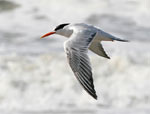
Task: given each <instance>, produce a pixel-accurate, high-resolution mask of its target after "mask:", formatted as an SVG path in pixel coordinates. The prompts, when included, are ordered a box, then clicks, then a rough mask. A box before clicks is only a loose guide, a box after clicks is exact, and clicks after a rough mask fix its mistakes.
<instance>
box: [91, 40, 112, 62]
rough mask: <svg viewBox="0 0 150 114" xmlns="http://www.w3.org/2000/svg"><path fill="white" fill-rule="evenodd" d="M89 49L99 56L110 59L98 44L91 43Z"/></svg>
mask: <svg viewBox="0 0 150 114" xmlns="http://www.w3.org/2000/svg"><path fill="white" fill-rule="evenodd" d="M89 49H90V50H91V51H93V52H94V53H96V54H97V55H99V56H102V57H105V58H107V59H110V57H109V56H108V55H107V54H106V52H105V51H104V49H103V47H102V44H101V43H100V42H92V43H91V45H90V47H89Z"/></svg>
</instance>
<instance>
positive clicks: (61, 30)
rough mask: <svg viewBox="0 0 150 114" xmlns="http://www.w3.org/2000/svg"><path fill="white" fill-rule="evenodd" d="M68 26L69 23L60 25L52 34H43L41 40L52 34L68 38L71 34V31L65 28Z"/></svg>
mask: <svg viewBox="0 0 150 114" xmlns="http://www.w3.org/2000/svg"><path fill="white" fill-rule="evenodd" d="M69 24H70V23H64V24H60V25H58V26H57V27H56V28H55V29H54V30H53V31H52V32H48V33H46V34H44V35H43V36H41V38H45V37H47V36H50V35H52V34H59V35H62V36H65V37H69V36H70V35H71V34H72V30H69V29H67V26H68V25H69Z"/></svg>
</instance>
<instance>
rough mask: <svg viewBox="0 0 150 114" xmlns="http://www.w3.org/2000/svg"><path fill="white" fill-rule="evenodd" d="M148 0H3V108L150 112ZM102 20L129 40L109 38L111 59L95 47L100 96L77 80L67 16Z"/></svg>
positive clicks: (29, 113) (11, 112) (50, 112)
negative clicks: (61, 30) (62, 30)
mask: <svg viewBox="0 0 150 114" xmlns="http://www.w3.org/2000/svg"><path fill="white" fill-rule="evenodd" d="M149 11H150V2H149V1H148V0H136V1H135V0H92V1H91V0H83V1H80V0H63V1H58V0H32V1H31V0H9V1H8V0H1V1H0V113H3V114H34V113H36V114H37V113H39V114H63V113H65V114H66V113H68V114H70V113H72V114H74V113H75V114H83V113H85V114H88V113H93V114H99V113H101V114H116V113H118V114H126V113H128V114H133V113H136V114H149V113H150V109H149V107H150V83H149V82H150V51H149V50H150V38H149V36H150V23H149V20H150V13H149ZM66 22H70V23H77V22H79V23H80V22H84V23H88V24H92V25H95V26H97V27H99V28H101V29H102V30H104V31H107V32H109V33H111V34H113V35H115V36H118V37H121V38H124V39H127V40H129V41H130V42H129V43H122V42H103V47H104V49H105V51H106V52H107V53H108V55H109V56H110V57H111V59H110V60H107V59H104V58H102V57H99V56H97V55H95V54H93V53H91V52H90V53H89V55H90V58H91V63H92V67H93V75H94V80H95V81H94V84H95V88H96V91H97V95H98V100H97V101H95V100H94V99H92V98H91V97H90V96H89V95H88V94H87V93H86V92H85V91H84V90H83V89H82V88H81V87H80V85H79V84H78V82H77V80H76V79H75V77H74V75H73V73H72V71H71V69H70V68H69V65H68V64H67V60H66V55H65V53H64V51H63V42H64V41H65V40H66V39H65V38H64V37H61V36H56V35H54V36H51V37H48V38H45V39H40V36H41V35H43V34H45V33H47V32H49V31H51V30H53V29H54V28H55V26H57V25H58V24H60V23H66Z"/></svg>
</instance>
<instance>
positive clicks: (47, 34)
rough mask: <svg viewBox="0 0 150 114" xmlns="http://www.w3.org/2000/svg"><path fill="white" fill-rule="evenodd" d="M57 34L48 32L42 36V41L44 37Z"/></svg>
mask: <svg viewBox="0 0 150 114" xmlns="http://www.w3.org/2000/svg"><path fill="white" fill-rule="evenodd" d="M55 33H56V32H48V33H46V34H44V35H43V36H41V38H40V39H42V38H44V37H47V36H49V35H52V34H55Z"/></svg>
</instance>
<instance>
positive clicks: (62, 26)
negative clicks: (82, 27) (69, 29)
mask: <svg viewBox="0 0 150 114" xmlns="http://www.w3.org/2000/svg"><path fill="white" fill-rule="evenodd" d="M69 24H70V23H65V24H60V25H58V26H57V27H56V28H55V31H57V30H59V29H63V28H64V26H66V25H69Z"/></svg>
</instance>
